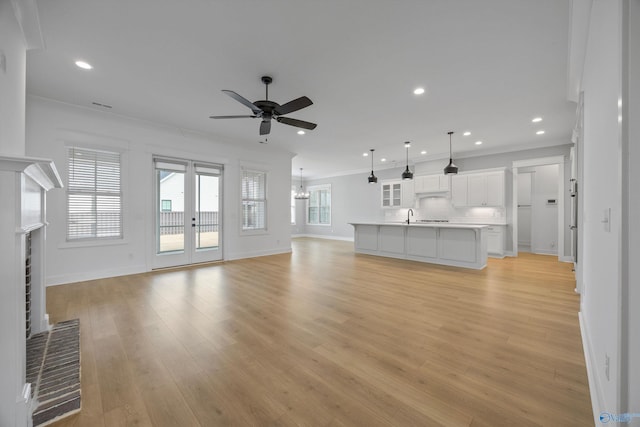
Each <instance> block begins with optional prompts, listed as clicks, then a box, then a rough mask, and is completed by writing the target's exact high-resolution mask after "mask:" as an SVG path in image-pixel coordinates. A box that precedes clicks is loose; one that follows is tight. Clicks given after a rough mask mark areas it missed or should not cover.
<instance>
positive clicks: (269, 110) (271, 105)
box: [209, 76, 318, 135]
mask: <svg viewBox="0 0 640 427" xmlns="http://www.w3.org/2000/svg"><path fill="white" fill-rule="evenodd" d="M272 82H273V79H272V78H271V77H270V76H262V83H264V85H265V99H264V100H261V101H255V102H251V101H249V100H248V99H246V98H244V97H243V96H241V95H238V94H237V93H236V92H234V91H232V90H226V89H225V90H223V91H222V92H224V93H225V94H227V95H229V96H230V97H231V98H233V99H235V100H236V101H238V102H239V103H241V104H243V105H244V106H245V107H248V108H249V109H250V110H251V112H252V113H253V114H252V115H240V116H209V118H211V119H244V118H253V119H256V118H258V119H262V122H261V123H260V135H268V134H269V133H270V132H271V120H272V119H275V120H276V121H277V122H278V123H283V124H285V125H289V126H295V127H298V128H301V129H307V130H313V129H315V128H316V126H318V125H317V124H315V123H311V122H306V121H304V120H298V119H293V118H291V117H282V116H284V115H286V114H289V113H293V112H294V111H298V110H302V109H303V108H306V107H308V106H310V105H313V102H312V101H311V100H310V99H309V98H307V97H306V96H301V97H300V98H296V99H294V100H293V101H289V102H287V103H286V104H282V105H280V104H278V103H277V102H274V101H269V85H270V84H271V83H272Z"/></svg>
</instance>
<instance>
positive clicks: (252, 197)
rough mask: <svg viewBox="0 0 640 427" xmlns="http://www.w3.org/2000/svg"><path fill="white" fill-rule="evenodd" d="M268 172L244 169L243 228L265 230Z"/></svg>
mask: <svg viewBox="0 0 640 427" xmlns="http://www.w3.org/2000/svg"><path fill="white" fill-rule="evenodd" d="M266 189H267V174H266V173H265V172H260V171H252V170H243V171H242V229H243V230H265V229H266V228H267V227H266V222H267V221H266V215H267V196H266V194H267V191H266Z"/></svg>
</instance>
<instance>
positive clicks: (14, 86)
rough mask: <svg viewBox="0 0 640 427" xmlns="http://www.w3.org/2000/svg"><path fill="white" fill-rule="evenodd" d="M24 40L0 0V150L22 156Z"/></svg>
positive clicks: (6, 3) (10, 11) (7, 4)
mask: <svg viewBox="0 0 640 427" xmlns="http://www.w3.org/2000/svg"><path fill="white" fill-rule="evenodd" d="M26 49H27V46H26V43H25V40H24V37H23V35H22V31H21V29H20V27H19V25H18V22H17V21H16V19H15V16H14V14H13V8H12V7H11V2H10V1H9V0H0V62H2V60H1V57H2V56H4V63H5V69H2V68H0V154H1V155H4V156H24V122H25V118H24V103H25V82H26V60H27V56H26Z"/></svg>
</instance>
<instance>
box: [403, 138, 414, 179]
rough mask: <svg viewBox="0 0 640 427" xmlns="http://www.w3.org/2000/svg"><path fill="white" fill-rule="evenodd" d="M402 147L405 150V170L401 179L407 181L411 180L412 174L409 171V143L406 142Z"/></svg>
mask: <svg viewBox="0 0 640 427" xmlns="http://www.w3.org/2000/svg"><path fill="white" fill-rule="evenodd" d="M404 146H405V147H406V149H407V168H406V169H405V170H404V172H402V179H404V180H405V181H408V180H410V179H413V172H411V171H410V170H409V147H411V143H410V142H409V141H407V142H405V143H404Z"/></svg>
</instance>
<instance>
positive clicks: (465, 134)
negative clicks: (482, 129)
mask: <svg viewBox="0 0 640 427" xmlns="http://www.w3.org/2000/svg"><path fill="white" fill-rule="evenodd" d="M469 135H471V132H469V131H466V132H465V133H463V134H462V136H469Z"/></svg>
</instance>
